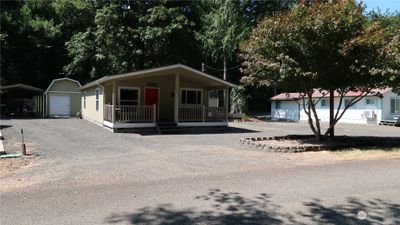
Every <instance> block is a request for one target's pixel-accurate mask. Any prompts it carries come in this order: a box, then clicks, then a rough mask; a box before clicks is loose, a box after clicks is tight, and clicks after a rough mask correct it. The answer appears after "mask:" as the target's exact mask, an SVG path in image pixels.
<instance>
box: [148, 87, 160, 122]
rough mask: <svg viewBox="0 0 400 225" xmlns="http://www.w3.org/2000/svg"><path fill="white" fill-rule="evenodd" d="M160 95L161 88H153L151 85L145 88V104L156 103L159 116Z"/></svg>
mask: <svg viewBox="0 0 400 225" xmlns="http://www.w3.org/2000/svg"><path fill="white" fill-rule="evenodd" d="M159 95H160V89H158V88H151V87H147V88H145V100H144V104H145V105H154V104H155V105H156V108H157V117H158V111H159V107H158V99H159Z"/></svg>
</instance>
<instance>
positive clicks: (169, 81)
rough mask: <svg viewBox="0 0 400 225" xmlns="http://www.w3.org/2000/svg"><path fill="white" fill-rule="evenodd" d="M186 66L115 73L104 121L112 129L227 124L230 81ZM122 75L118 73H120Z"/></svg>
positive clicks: (105, 95) (107, 86) (108, 84)
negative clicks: (131, 73) (167, 124)
mask: <svg viewBox="0 0 400 225" xmlns="http://www.w3.org/2000/svg"><path fill="white" fill-rule="evenodd" d="M188 68H189V67H186V66H183V68H182V67H177V68H171V69H163V70H156V71H151V72H148V73H138V74H133V75H130V76H128V75H127V76H121V77H115V79H112V80H109V81H107V82H104V84H103V90H104V91H103V98H104V99H103V102H104V105H103V111H104V112H103V120H104V122H103V125H104V126H106V127H109V128H112V129H120V128H145V127H157V126H158V124H160V123H170V124H174V125H176V126H180V127H195V126H227V124H228V107H229V89H230V88H231V87H233V86H234V85H233V84H230V83H228V82H226V81H222V80H220V79H218V78H215V77H212V76H210V75H207V74H204V73H202V72H200V71H197V70H194V69H191V68H189V69H188ZM117 76H118V75H117Z"/></svg>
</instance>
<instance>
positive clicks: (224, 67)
mask: <svg viewBox="0 0 400 225" xmlns="http://www.w3.org/2000/svg"><path fill="white" fill-rule="evenodd" d="M224 80H226V58H225V57H224Z"/></svg>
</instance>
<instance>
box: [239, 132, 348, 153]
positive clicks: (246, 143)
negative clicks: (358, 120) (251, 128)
mask: <svg viewBox="0 0 400 225" xmlns="http://www.w3.org/2000/svg"><path fill="white" fill-rule="evenodd" d="M312 137H314V136H312V135H287V136H275V137H274V136H268V137H250V138H241V139H240V140H239V144H240V146H242V147H247V148H251V149H255V150H258V151H265V152H281V153H297V152H307V151H322V150H327V149H328V147H327V146H318V145H310V144H307V145H306V144H305V145H301V146H289V145H286V146H285V145H282V146H271V145H269V144H268V143H260V142H259V141H267V140H278V141H279V140H299V139H307V138H312ZM343 137H345V136H343Z"/></svg>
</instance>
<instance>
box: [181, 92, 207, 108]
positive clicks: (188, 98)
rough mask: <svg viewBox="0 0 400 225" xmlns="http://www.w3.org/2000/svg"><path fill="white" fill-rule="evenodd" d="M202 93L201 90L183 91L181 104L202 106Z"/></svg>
mask: <svg viewBox="0 0 400 225" xmlns="http://www.w3.org/2000/svg"><path fill="white" fill-rule="evenodd" d="M202 93H203V91H202V90H200V89H182V90H181V104H183V105H201V103H202V96H203V95H202Z"/></svg>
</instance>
